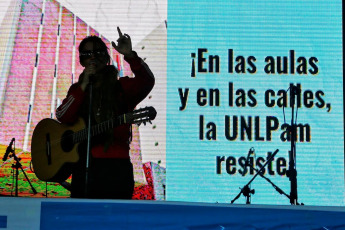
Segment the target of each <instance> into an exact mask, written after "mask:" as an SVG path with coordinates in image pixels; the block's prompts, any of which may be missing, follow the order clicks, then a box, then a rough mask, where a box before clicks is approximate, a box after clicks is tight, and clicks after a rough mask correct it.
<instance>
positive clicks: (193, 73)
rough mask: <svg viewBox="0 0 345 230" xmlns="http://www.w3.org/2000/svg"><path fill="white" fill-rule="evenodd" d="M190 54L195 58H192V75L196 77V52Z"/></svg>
mask: <svg viewBox="0 0 345 230" xmlns="http://www.w3.org/2000/svg"><path fill="white" fill-rule="evenodd" d="M190 56H191V57H192V58H193V60H192V72H191V74H190V76H191V77H195V62H194V58H195V53H191V55H190Z"/></svg>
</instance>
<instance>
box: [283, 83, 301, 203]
mask: <svg viewBox="0 0 345 230" xmlns="http://www.w3.org/2000/svg"><path fill="white" fill-rule="evenodd" d="M298 91H299V90H298V88H297V87H296V86H294V85H291V86H290V101H291V104H290V105H291V126H290V134H291V135H290V136H291V140H290V143H291V151H289V169H288V170H287V172H286V175H287V177H289V180H290V204H292V205H297V204H298V202H297V170H296V163H295V162H296V124H295V121H294V108H295V96H297V93H300V92H298Z"/></svg>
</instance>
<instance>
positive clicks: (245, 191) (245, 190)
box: [231, 149, 279, 204]
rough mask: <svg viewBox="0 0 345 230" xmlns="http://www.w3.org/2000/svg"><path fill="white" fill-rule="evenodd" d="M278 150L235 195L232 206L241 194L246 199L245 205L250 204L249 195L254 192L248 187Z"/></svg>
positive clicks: (275, 153)
mask: <svg viewBox="0 0 345 230" xmlns="http://www.w3.org/2000/svg"><path fill="white" fill-rule="evenodd" d="M278 151H279V149H277V150H276V151H274V153H273V154H272V156H271V157H270V158H269V159H268V160H267V161H266V163H265V164H264V165H263V166H262V167H261V168H260V169H259V170H258V171H257V172H256V174H255V175H254V176H253V178H252V179H251V180H250V181H249V182H248V183H247V184H246V185H245V186H244V187H243V188H242V189H241V188H240V189H241V191H240V193H239V194H237V196H236V197H235V198H234V199H233V200H232V201H231V204H233V203H234V202H235V201H236V200H237V199H238V198H239V197H240V196H241V194H243V195H244V196H245V197H247V202H246V203H247V204H250V202H249V199H250V194H254V193H255V190H254V189H252V190H251V189H250V188H249V185H250V184H251V183H252V182H253V181H254V179H255V178H256V177H257V176H258V175H259V174H261V171H262V170H263V169H264V168H265V167H266V165H267V164H268V163H270V162H271V161H272V160H273V158H274V157H275V155H277V153H278Z"/></svg>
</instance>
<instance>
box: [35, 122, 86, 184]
mask: <svg viewBox="0 0 345 230" xmlns="http://www.w3.org/2000/svg"><path fill="white" fill-rule="evenodd" d="M84 127H85V125H84V122H83V120H82V119H79V120H78V121H77V123H75V124H73V126H69V125H65V124H62V123H60V122H58V121H56V120H54V119H50V118H46V119H43V120H41V121H40V122H39V123H38V124H37V126H36V128H35V130H34V132H33V135H32V141H31V157H32V165H33V169H34V172H35V174H36V176H37V177H38V178H39V179H40V180H43V181H50V182H61V181H64V180H66V179H67V178H68V177H69V176H70V175H71V172H72V170H71V169H72V166H73V163H76V162H78V160H79V154H78V151H77V149H78V145H77V144H74V142H73V135H71V134H74V133H75V132H76V131H79V130H82V129H83V128H84Z"/></svg>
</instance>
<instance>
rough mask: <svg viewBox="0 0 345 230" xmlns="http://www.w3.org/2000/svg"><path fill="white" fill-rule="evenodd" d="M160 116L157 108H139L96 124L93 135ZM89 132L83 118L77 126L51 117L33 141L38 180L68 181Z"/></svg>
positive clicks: (38, 125) (39, 129)
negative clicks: (79, 146)
mask: <svg viewBox="0 0 345 230" xmlns="http://www.w3.org/2000/svg"><path fill="white" fill-rule="evenodd" d="M156 114H157V112H156V110H155V109H154V108H153V107H146V108H142V109H138V110H135V111H133V112H130V113H127V114H122V115H120V116H117V117H116V118H113V119H110V120H108V121H105V122H102V123H99V124H96V125H94V126H92V127H91V128H90V133H91V136H97V135H99V134H101V133H103V132H104V131H106V130H109V129H112V128H114V127H116V126H119V125H122V124H141V123H144V124H145V123H146V122H150V121H151V120H153V119H155V117H156ZM87 130H88V129H85V123H84V121H83V120H82V119H81V118H79V119H78V121H77V122H76V123H75V124H73V125H65V124H62V123H60V122H58V121H57V120H54V119H50V118H46V119H43V120H41V121H40V122H39V123H38V124H37V126H36V127H35V130H34V133H33V135H32V140H31V158H32V165H33V168H34V173H35V174H36V176H37V177H38V179H40V180H43V181H50V182H62V181H65V180H66V179H67V178H68V177H69V176H70V175H71V173H72V167H73V164H74V163H76V162H78V160H79V154H78V144H77V143H80V142H82V141H83V140H84V141H86V140H87Z"/></svg>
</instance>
